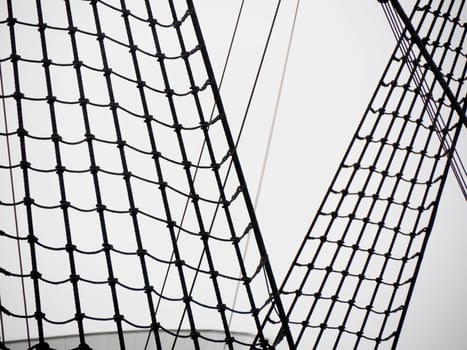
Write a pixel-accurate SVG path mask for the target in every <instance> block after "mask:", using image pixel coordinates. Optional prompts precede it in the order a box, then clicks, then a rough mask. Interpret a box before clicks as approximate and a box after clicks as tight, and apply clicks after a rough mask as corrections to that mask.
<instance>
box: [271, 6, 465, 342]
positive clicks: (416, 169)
mask: <svg viewBox="0 0 467 350" xmlns="http://www.w3.org/2000/svg"><path fill="white" fill-rule="evenodd" d="M393 3H397V2H396V1H394V2H392V1H389V2H383V3H382V6H383V8H384V10H385V13H386V14H387V16H388V19H389V20H390V22H391V26H392V28H393V29H394V30H395V34H396V36H397V37H398V38H399V40H398V44H397V47H396V50H395V51H394V53H393V55H392V56H391V58H390V61H389V64H388V65H387V67H386V70H385V72H384V74H383V77H382V79H381V80H380V82H379V84H378V87H377V89H376V92H375V94H374V96H373V97H372V99H371V102H370V103H369V105H368V108H367V111H366V113H365V114H364V117H363V119H362V121H361V123H360V125H359V126H358V129H357V131H356V133H355V135H354V137H353V139H352V141H351V144H350V146H349V148H348V150H347V152H346V154H345V156H344V158H343V160H342V162H341V164H340V166H339V169H338V171H337V174H336V176H335V178H334V179H333V181H332V183H331V185H330V187H329V190H328V192H327V193H326V195H325V198H324V200H323V202H322V204H321V206H320V208H319V211H318V213H317V215H316V216H315V218H314V220H313V222H312V224H311V227H310V229H309V231H308V233H307V234H306V236H305V239H304V241H303V243H302V245H301V247H300V249H299V252H298V253H297V255H296V257H295V259H294V261H293V264H292V267H291V268H290V270H289V272H288V274H287V275H286V278H285V281H284V283H283V285H282V287H281V293H282V296H283V299H282V301H283V303H284V305H285V307H286V311H287V320H288V324H289V325H290V330H291V332H292V337H293V338H294V343H295V346H297V347H300V344H302V345H304V346H306V348H309V349H377V348H378V349H380V348H384V349H388V348H391V347H395V346H396V343H397V337H398V336H399V333H400V327H401V324H402V321H403V319H404V315H405V312H406V310H407V305H408V302H409V299H410V295H411V293H412V288H413V286H414V282H415V279H416V277H417V273H418V269H419V266H420V262H421V259H422V257H423V253H424V250H425V246H426V242H427V239H428V237H429V235H430V231H431V229H432V226H433V220H434V215H435V213H436V210H437V206H438V202H439V197H440V194H441V191H442V188H443V185H444V182H445V179H446V175H447V172H448V169H449V165H450V161H451V159H452V157H453V153H454V148H455V145H456V141H457V139H458V137H459V133H460V130H461V128H462V125H463V122H465V121H464V120H465V109H462V108H460V106H462V105H463V104H464V102H465V96H466V89H465V85H464V84H463V83H464V81H465V73H466V60H465V57H466V55H465V52H464V51H463V49H464V48H465V34H466V24H465V22H463V19H461V16H462V15H465V13H466V12H465V6H464V3H465V2H464V1H454V0H449V1H417V2H416V3H415V5H414V10H413V12H412V14H411V16H410V21H411V24H412V25H413V26H414V27H415V31H416V34H417V35H418V38H417V37H415V36H414V35H412V34H411V33H410V31H408V30H407V28H408V27H407V26H406V24H405V23H403V21H402V20H401V18H402V17H400V14H399V13H397V11H396V10H395V9H394V7H393V6H392V5H393ZM399 9H400V8H399ZM418 44H421V45H423V46H422V48H425V49H426V50H427V51H428V53H429V54H430V56H431V58H432V61H433V62H434V64H435V65H436V68H437V70H438V72H436V74H438V73H439V74H440V75H441V76H442V78H443V79H444V80H445V82H446V83H447V85H448V87H449V89H450V91H448V93H452V94H453V95H454V96H455V99H456V101H457V102H456V104H455V105H453V103H452V101H451V100H450V99H449V98H448V96H447V91H446V90H445V89H443V86H442V85H441V84H440V81H439V80H438V79H437V77H436V74H435V73H434V71H433V70H432V69H431V67H430V65H429V63H428V62H427V61H426V59H425V57H424V56H423V55H422V52H421V49H420V48H421V46H419V45H418ZM459 108H460V109H459ZM459 110H461V111H462V114H459V113H457V112H458V111H459ZM456 169H457V170H459V174H458V175H459V176H460V177H461V178H463V179H465V178H466V177H467V174H466V173H465V170H463V173H462V171H461V169H460V168H456ZM266 322H267V323H268V324H269V325H270V326H271V327H272V325H273V324H274V323H275V322H277V318H275V317H274V315H273V313H272V312H271V313H270V315H269V317H268V318H267V319H266ZM282 331H283V329H277V333H276V334H277V337H276V340H275V341H276V343H280V341H281V337H282Z"/></svg>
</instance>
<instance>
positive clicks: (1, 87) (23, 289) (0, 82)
mask: <svg viewBox="0 0 467 350" xmlns="http://www.w3.org/2000/svg"><path fill="white" fill-rule="evenodd" d="M0 90H1V91H0V92H1V96H2V109H3V121H4V124H5V138H6V148H7V156H8V170H9V175H10V185H11V186H10V188H11V197H12V201H13V203H14V204H15V203H16V196H15V185H14V182H13V165H12V161H11V147H10V137H9V134H8V120H7V117H6V103H5V97H4V96H5V89H4V84H3V72H2V64H1V63H0ZM13 217H14V220H15V233H16V247H17V251H18V260H19V271H20V275H21V278H20V279H21V292H22V298H23V308H24V313H25V315H28V306H27V303H26V286H25V283H24V272H23V257H22V253H21V244H20V237H19V226H18V212H17V210H16V205H13ZM2 315H3V313H2V312H1V310H0V316H1V318H2V319H1V324H2V338H3V340H4V339H5V333H4V329H3V316H2ZM25 322H26V336H27V340H28V347H29V348H30V347H31V335H30V331H29V319H28V317H25Z"/></svg>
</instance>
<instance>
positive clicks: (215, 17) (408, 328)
mask: <svg viewBox="0 0 467 350" xmlns="http://www.w3.org/2000/svg"><path fill="white" fill-rule="evenodd" d="M129 1H130V0H129ZM295 1H296V0H283V6H282V10H281V13H280V16H279V19H278V23H277V27H276V29H275V31H274V34H273V40H272V43H271V47H270V50H269V53H268V55H267V58H266V64H265V67H264V69H263V72H262V74H261V77H260V81H259V84H258V87H257V91H256V94H255V98H254V100H253V104H252V108H251V110H250V113H249V117H248V120H247V124H246V129H245V131H244V135H243V137H242V140H241V143H240V147H239V154H240V160H241V161H242V165H243V170H244V172H245V175H246V177H247V181H248V185H249V189H250V194H251V195H252V196H253V197H254V196H255V193H256V191H257V186H258V181H259V174H260V170H261V164H262V161H263V156H264V152H265V148H266V142H267V137H268V133H269V127H270V124H271V120H272V115H273V110H274V105H275V99H276V95H277V90H278V86H279V80H280V74H281V70H282V63H283V60H284V55H285V50H286V47H287V39H288V35H289V30H290V27H291V23H292V16H293V11H294V7H295V3H296V2H295ZM44 2H46V1H44ZM240 2H241V1H240V0H235V1H233V0H196V6H197V10H198V15H199V17H200V22H201V26H202V29H203V33H204V36H205V39H206V41H207V46H208V51H209V53H210V56H211V61H212V63H213V66H214V68H215V72H216V75H217V78H218V81H219V78H220V72H221V69H222V66H223V62H224V59H225V55H226V52H227V47H228V44H229V41H230V37H231V33H232V30H233V28H234V24H235V19H236V15H237V12H238V8H239V6H240ZM410 3H411V1H408V0H407V1H404V2H403V4H405V5H407V4H410ZM274 6H275V1H258V0H256V1H253V0H249V1H246V4H245V8H244V15H243V17H242V19H241V22H240V27H239V32H238V36H237V39H236V41H235V45H234V48H233V53H232V59H231V62H230V64H229V68H228V70H227V75H226V78H225V82H224V85H223V87H222V89H221V95H222V97H223V102H224V105H225V108H226V111H227V115H228V118H229V121H230V123H231V127H232V130H233V132H234V135H236V133H237V132H238V127H239V123H240V121H241V118H242V117H243V114H244V110H245V107H246V103H247V99H248V95H249V93H250V89H251V86H252V82H253V79H254V75H255V73H256V69H257V66H258V63H259V59H260V55H261V52H262V50H263V47H264V43H265V40H266V36H267V31H268V29H269V24H270V21H271V19H272V15H273V11H274ZM408 7H409V6H406V8H408ZM3 17H4V16H3V14H2V18H3ZM394 45H395V40H394V38H393V36H392V33H391V32H390V28H389V24H388V23H387V21H386V19H385V17H384V15H383V11H382V9H381V6H380V5H379V3H378V2H377V1H376V0H360V1H346V0H326V1H317V0H314V1H313V0H308V1H306V0H302V2H301V7H300V12H299V15H298V20H297V27H296V33H295V38H294V41H293V46H292V51H291V56H290V61H289V67H288V74H287V77H286V80H285V85H284V90H283V96H282V101H281V104H280V109H279V114H278V119H277V124H276V128H275V131H274V138H273V141H272V148H271V153H270V158H269V163H268V166H267V169H266V174H265V178H264V183H263V188H262V192H261V197H260V201H259V206H258V209H257V216H258V219H259V222H260V226H261V230H262V233H263V236H264V238H265V241H266V243H267V248H268V251H269V254H270V259H271V262H272V265H273V268H274V271H275V274H276V279H277V281H278V283H280V282H281V280H282V277H283V275H284V273H285V272H286V270H287V269H288V266H289V264H290V262H291V260H292V258H293V256H294V254H295V252H296V250H297V249H298V246H299V243H300V242H301V240H302V239H303V237H304V235H305V232H306V230H307V228H308V225H309V224H310V222H311V220H312V218H313V216H314V215H315V212H316V210H317V207H318V205H319V204H320V202H321V199H322V197H323V196H324V194H325V191H326V190H327V188H328V185H329V183H330V181H331V178H332V177H333V175H334V173H335V171H336V169H337V165H338V163H339V162H340V160H341V158H342V156H343V154H344V151H345V150H346V148H347V145H348V143H349V142H350V139H351V137H352V135H353V132H354V131H355V129H356V127H357V124H358V122H359V120H360V118H361V116H362V114H363V111H364V109H365V107H366V105H367V103H368V101H369V99H370V96H371V94H372V93H373V90H374V88H375V86H376V84H377V81H378V80H379V77H380V76H381V74H382V71H383V69H384V66H385V65H386V63H387V60H388V58H389V55H390V53H391V51H392V50H393V47H394ZM131 68H132V67H131V66H128V69H131ZM71 74H74V73H71ZM462 137H463V138H464V141H462ZM458 149H459V151H460V153H461V156H463V155H465V154H467V141H466V140H465V130H463V132H462V134H461V143H460V144H459V145H458ZM464 159H465V158H464ZM465 214H466V203H465V200H464V199H463V197H462V194H461V191H460V189H459V188H458V185H457V183H456V182H455V181H454V178H453V176H450V177H449V179H448V182H447V184H446V188H445V191H444V193H443V197H442V202H441V204H440V209H439V212H438V217H437V220H436V225H435V228H434V230H433V235H432V237H431V240H430V242H429V245H428V249H427V253H426V255H425V261H424V263H423V264H422V271H421V273H420V275H419V278H418V281H417V284H416V288H415V293H414V296H413V299H412V303H411V305H410V308H409V312H408V316H407V319H406V323H405V326H404V328H403V333H402V336H401V339H400V342H399V347H398V348H399V349H402V350H409V349H429V350H431V349H440V348H446V349H453V350H456V349H465V348H466V347H467V338H466V337H467V336H466V334H465V324H466V323H467V300H466V298H465V295H467V277H466V275H465V271H467V259H466V258H465V257H466V254H465V253H466V249H467V234H466V232H465V231H466V230H465V227H466V226H467V218H466V215H465Z"/></svg>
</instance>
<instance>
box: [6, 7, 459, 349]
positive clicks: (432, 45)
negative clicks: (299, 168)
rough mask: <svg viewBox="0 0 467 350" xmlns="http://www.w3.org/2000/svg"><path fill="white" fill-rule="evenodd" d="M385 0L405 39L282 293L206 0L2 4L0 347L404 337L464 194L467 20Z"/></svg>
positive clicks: (346, 341)
mask: <svg viewBox="0 0 467 350" xmlns="http://www.w3.org/2000/svg"><path fill="white" fill-rule="evenodd" d="M380 2H381V6H382V8H383V11H384V13H385V14H386V16H387V18H388V20H389V23H390V28H391V29H392V31H393V32H394V35H395V36H396V38H397V46H396V49H395V50H394V52H393V54H392V56H391V58H390V61H389V63H388V65H387V67H386V69H385V71H384V73H383V76H382V78H381V80H380V82H379V84H378V86H377V89H376V91H375V93H374V95H373V97H372V99H371V101H370V103H369V105H368V108H367V111H366V113H365V114H364V117H363V119H362V121H361V123H360V125H359V126H358V128H357V131H356V133H355V135H354V137H353V139H352V141H351V144H350V146H349V148H348V150H347V152H346V154H345V156H344V158H343V160H342V162H341V164H340V166H339V169H338V171H337V173H336V176H335V177H334V179H333V180H332V183H331V186H330V187H329V190H328V192H327V193H326V195H325V198H324V200H323V202H322V204H321V206H320V208H319V211H318V213H317V215H316V216H315V218H314V220H313V222H312V225H311V227H310V229H309V231H308V232H307V234H306V236H305V239H304V241H303V243H302V245H301V246H300V248H299V251H298V253H297V255H296V257H295V259H294V260H293V263H292V266H291V268H290V270H289V272H288V273H287V275H286V278H285V280H284V282H283V284H282V286H281V288H278V287H277V286H276V282H275V279H274V275H273V271H272V270H271V265H270V262H269V260H268V255H267V253H266V248H265V244H264V242H263V240H262V236H261V233H260V231H259V228H258V223H257V221H256V218H255V214H254V207H253V204H252V201H251V199H250V196H249V193H248V189H247V186H246V182H245V179H244V176H243V173H242V169H241V167H240V163H239V160H238V157H237V155H236V150H235V147H236V146H235V141H234V139H233V137H232V134H231V132H230V129H229V125H228V122H227V119H226V116H225V112H224V109H223V106H222V101H221V99H220V95H219V89H218V87H217V84H216V81H215V79H214V73H213V70H212V67H211V64H210V61H209V58H208V54H207V50H206V47H205V44H204V40H203V37H202V34H201V30H200V25H199V23H198V18H197V15H196V12H195V10H194V7H193V3H192V1H191V0H186V1H181V0H178V1H176V0H158V1H150V0H140V1H136V0H132V1H126V0H89V1H72V0H49V1H45V0H43V1H41V0H36V1H35V2H34V4H33V3H32V2H31V3H28V4H27V5H25V4H24V3H23V2H21V1H12V0H3V1H0V42H1V43H2V44H1V46H0V78H1V79H0V82H1V91H0V93H1V97H2V106H1V110H2V118H1V122H0V123H1V124H0V149H1V150H2V151H0V186H1V187H0V188H1V190H0V218H1V220H0V286H1V288H0V326H1V337H0V348H5V347H6V348H11V349H13V346H14V342H12V340H14V339H19V338H25V337H27V348H28V349H49V348H54V346H53V344H52V346H51V345H50V344H49V343H50V341H51V339H52V337H53V336H54V335H63V334H76V335H77V336H76V337H75V338H73V339H72V340H70V342H69V343H68V344H67V345H66V349H89V348H96V347H95V345H93V344H94V343H93V335H92V334H90V333H92V332H96V331H110V332H111V333H109V337H113V338H112V339H110V340H109V343H108V344H110V343H112V342H113V343H112V344H115V347H119V348H120V349H126V348H142V349H159V350H160V349H176V348H177V346H179V345H180V343H182V342H183V346H186V347H188V348H190V349H204V348H207V347H208V346H209V347H210V348H211V347H212V348H216V349H217V348H219V349H220V348H222V349H234V348H235V349H239V348H245V349H270V348H273V347H276V348H278V349H282V348H283V347H284V348H285V347H288V348H289V349H295V348H302V347H303V348H307V349H308V348H310V349H352V348H354V349H356V348H358V349H370V348H371V349H376V348H384V349H387V348H391V347H392V348H394V347H395V346H396V344H397V339H398V336H399V334H400V330H401V325H402V322H403V320H404V317H405V313H406V312H407V306H408V303H409V301H410V297H411V294H412V290H413V286H414V283H415V280H416V277H417V274H418V271H419V267H420V263H421V261H422V257H423V254H424V251H425V247H426V243H427V239H428V238H429V236H430V232H431V229H432V226H433V222H434V217H435V214H436V211H437V207H438V203H439V198H440V195H441V191H442V189H443V186H444V183H445V181H446V176H447V173H448V171H449V168H450V167H452V169H453V172H454V175H455V176H456V178H457V181H458V183H459V185H460V187H461V189H462V190H463V191H464V194H466V193H467V186H466V184H467V181H466V179H467V174H466V171H465V167H464V166H463V164H462V161H461V158H460V156H459V155H458V154H457V153H456V151H455V147H456V142H457V140H458V138H459V135H460V132H461V128H462V127H463V125H464V124H465V123H466V118H465V106H466V105H467V103H466V101H465V96H466V89H465V85H464V84H463V83H464V81H465V72H466V60H465V58H466V54H465V52H464V51H463V49H464V46H465V35H466V24H465V21H464V19H462V18H461V16H462V15H464V14H465V8H464V7H465V6H464V3H465V1H464V0H461V1H458V0H423V1H422V0H418V1H417V2H416V3H415V4H414V7H413V11H412V13H411V15H410V16H409V17H406V16H405V14H404V12H403V9H402V8H401V7H400V6H399V4H398V2H397V1H396V0H389V1H380ZM279 4H280V1H279V2H278V5H277V9H276V13H275V16H276V15H277V11H278V8H279ZM297 6H298V5H297ZM242 7H243V3H242ZM237 24H238V20H237ZM271 32H272V28H271ZM268 40H269V37H268ZM263 56H264V55H263ZM263 59H264V57H262V60H263ZM255 84H256V81H255ZM203 149H204V150H205V151H204V152H201V150H203ZM229 175H230V176H229ZM249 237H251V238H252V239H253V240H254V242H255V244H254V247H252V246H250V247H249V259H248V260H245V259H244V258H243V256H242V252H243V251H244V250H245V248H246V245H247V242H248V239H249ZM4 286H6V287H4ZM18 291H21V292H22V293H18ZM282 303H284V305H283V304H282ZM208 328H209V329H215V330H218V331H217V332H212V331H203V329H208ZM128 330H133V331H134V332H128ZM138 332H139V333H138ZM242 332H248V333H250V335H247V334H245V333H242ZM137 333H138V334H140V333H141V334H143V338H144V341H143V343H141V345H138V346H136V345H135V344H136V343H133V339H134V337H133V336H134V335H135V334H137ZM271 335H272V337H271Z"/></svg>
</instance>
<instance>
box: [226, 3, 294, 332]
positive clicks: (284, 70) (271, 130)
mask: <svg viewBox="0 0 467 350" xmlns="http://www.w3.org/2000/svg"><path fill="white" fill-rule="evenodd" d="M299 7H300V0H297V2H296V5H295V12H294V16H293V20H292V27H291V29H290V34H289V40H288V43H287V51H286V54H285V59H284V63H283V65H282V73H281V80H280V84H279V89H278V91H277V96H276V104H275V106H274V113H273V117H272V122H271V126H270V128H269V135H268V141H267V145H266V151H265V154H264V157H263V164H262V166H261V173H260V178H259V183H258V188H257V190H256V195H255V200H254V203H253V207H254V209H255V211H256V210H257V208H258V202H259V198H260V196H261V189H262V187H263V180H264V176H265V171H266V166H267V163H268V160H269V153H270V149H271V143H272V137H273V135H274V130H275V126H276V120H277V114H278V111H279V105H280V101H281V97H282V88H283V86H284V81H285V75H286V73H287V67H288V64H289V56H290V50H291V47H292V41H293V36H294V33H295V25H296V22H297V17H298V10H299ZM250 240H251V236H248V237H247V239H246V243H245V247H244V250H243V253H242V257H243V259H246V256H247V254H248V248H249V244H250ZM239 288H240V281H239V282H238V283H237V286H236V288H235V294H234V301H233V308H235V305H236V303H237V299H238V292H239ZM232 318H233V313H231V314H230V319H229V326H230V325H231V323H232Z"/></svg>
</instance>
